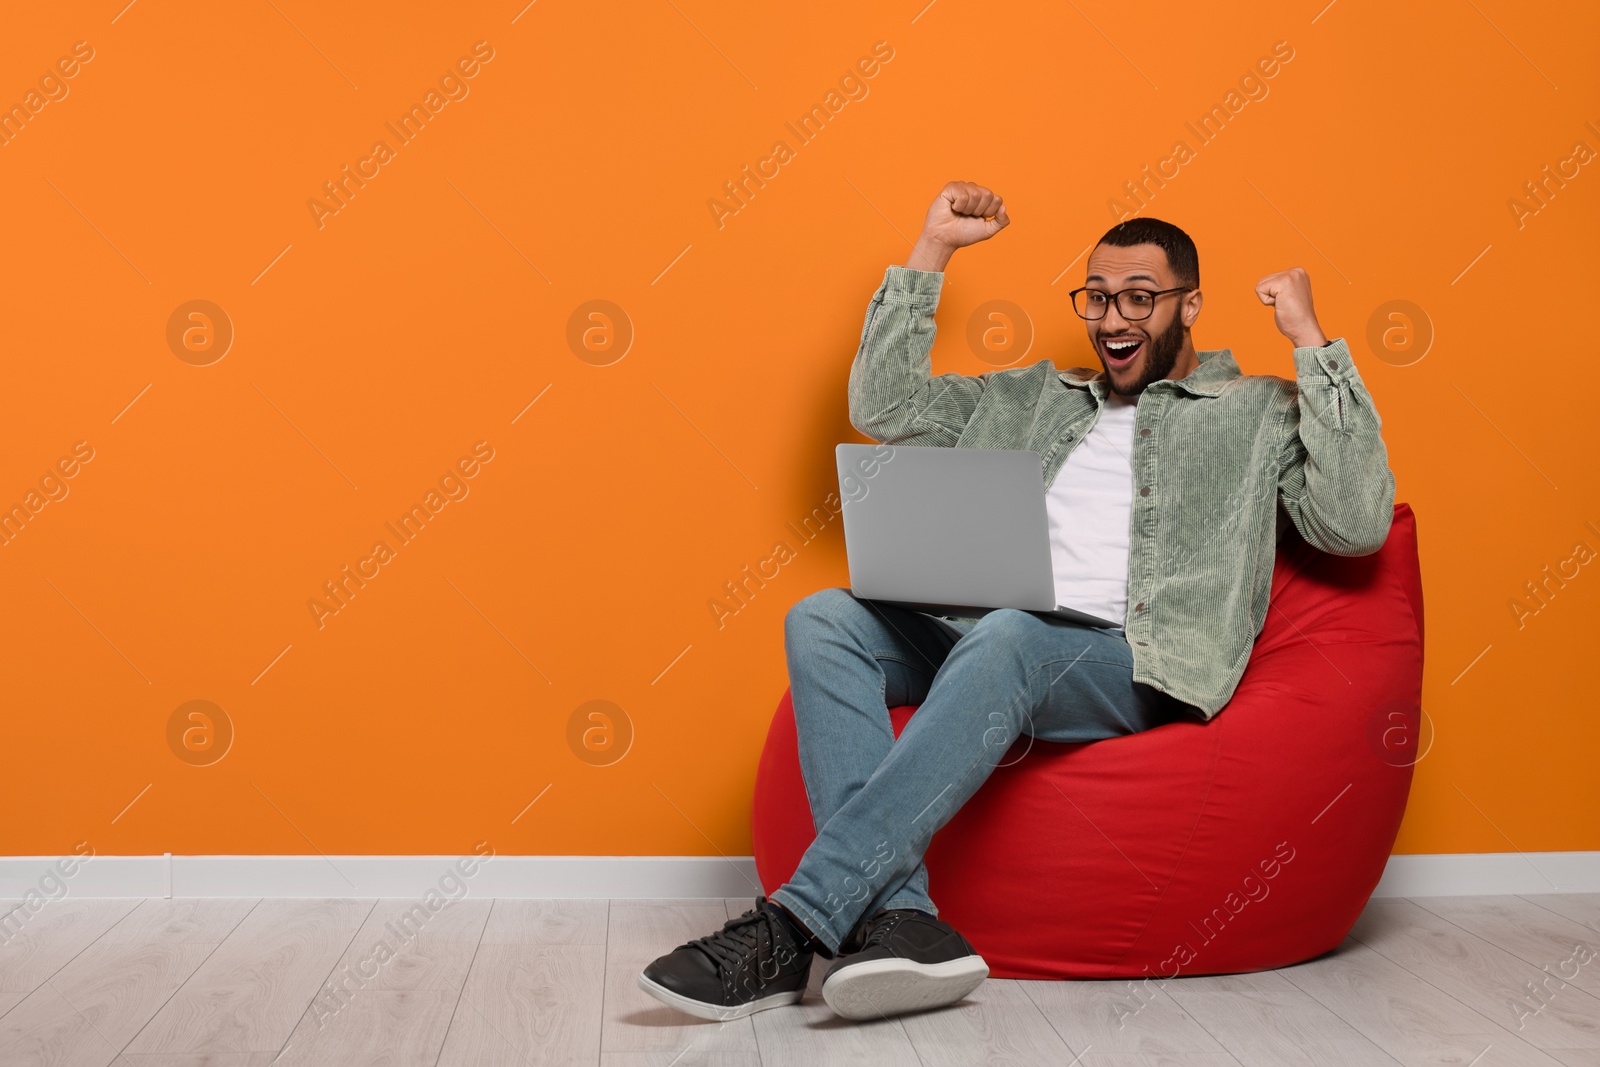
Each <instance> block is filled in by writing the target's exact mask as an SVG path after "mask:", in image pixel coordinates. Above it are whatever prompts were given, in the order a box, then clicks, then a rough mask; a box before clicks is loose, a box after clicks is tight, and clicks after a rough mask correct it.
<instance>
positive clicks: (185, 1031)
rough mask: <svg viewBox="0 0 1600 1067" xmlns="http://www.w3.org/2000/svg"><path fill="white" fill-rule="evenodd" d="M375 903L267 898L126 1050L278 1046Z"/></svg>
mask: <svg viewBox="0 0 1600 1067" xmlns="http://www.w3.org/2000/svg"><path fill="white" fill-rule="evenodd" d="M375 903H376V901H370V900H369V901H349V900H264V901H262V902H261V903H260V904H258V905H256V907H255V909H254V910H252V911H251V912H250V914H249V915H248V916H246V917H245V919H244V921H243V922H241V923H240V924H239V925H238V926H237V927H236V928H235V929H234V930H233V932H232V933H231V934H229V935H228V938H227V940H225V941H224V942H223V943H222V944H221V945H220V946H218V948H217V950H216V951H215V952H213V953H212V954H211V956H210V957H209V958H207V959H206V961H205V962H204V963H203V964H201V966H200V968H199V969H198V970H197V971H196V972H195V973H194V974H193V975H191V976H190V978H189V980H188V981H187V982H185V983H184V984H183V986H182V987H181V988H180V989H179V990H178V991H177V993H175V994H173V997H172V999H171V1000H169V1001H167V1003H166V1005H165V1006H163V1007H162V1009H161V1010H160V1011H159V1012H157V1013H156V1016H155V1017H154V1018H153V1019H151V1020H150V1022H149V1023H148V1024H147V1025H146V1026H145V1028H144V1029H143V1030H141V1031H140V1032H139V1034H138V1035H137V1036H136V1037H135V1038H134V1039H133V1040H132V1042H130V1043H129V1045H128V1046H127V1048H126V1049H124V1051H125V1052H127V1053H158V1052H159V1053H219V1052H268V1051H271V1052H276V1051H277V1050H278V1049H280V1048H282V1047H283V1044H284V1042H286V1041H287V1040H288V1039H289V1035H290V1034H291V1033H292V1032H293V1030H294V1029H295V1026H296V1025H297V1024H298V1023H299V1021H300V1020H301V1018H302V1016H304V1015H305V1014H306V1009H307V1007H308V1006H309V1005H310V1003H311V1001H312V998H313V997H314V996H315V995H316V993H317V991H318V989H319V988H320V987H321V985H322V983H323V982H324V980H325V979H326V978H327V977H328V974H329V972H330V971H331V970H332V969H333V965H334V964H335V962H337V961H338V960H339V959H340V958H341V957H342V956H343V955H344V953H345V951H346V949H348V948H349V946H350V942H351V939H352V938H353V937H354V936H355V934H356V931H357V930H359V929H360V927H361V924H362V923H363V921H365V919H366V917H367V916H368V915H369V914H371V912H372V910H373V906H374V904H375Z"/></svg>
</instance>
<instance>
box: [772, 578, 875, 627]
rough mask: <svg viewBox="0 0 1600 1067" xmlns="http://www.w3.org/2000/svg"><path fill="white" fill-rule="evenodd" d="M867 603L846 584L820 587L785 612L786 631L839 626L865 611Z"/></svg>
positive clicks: (784, 625) (784, 623)
mask: <svg viewBox="0 0 1600 1067" xmlns="http://www.w3.org/2000/svg"><path fill="white" fill-rule="evenodd" d="M865 610H867V609H866V605H864V604H862V603H861V601H859V600H857V599H856V598H855V597H854V596H852V595H851V593H850V590H848V589H844V588H842V587H835V588H832V589H818V590H817V591H816V592H815V593H811V594H809V595H807V596H803V597H801V598H800V599H799V600H796V601H795V602H794V603H793V604H791V605H790V606H789V610H788V611H787V612H785V613H784V616H783V630H784V634H785V635H786V636H789V637H793V636H795V635H796V634H800V633H805V632H814V631H815V630H817V629H819V628H828V629H838V628H839V627H840V626H842V625H844V624H845V623H846V622H847V621H848V620H849V619H850V617H851V616H853V615H856V614H859V613H860V612H862V611H865Z"/></svg>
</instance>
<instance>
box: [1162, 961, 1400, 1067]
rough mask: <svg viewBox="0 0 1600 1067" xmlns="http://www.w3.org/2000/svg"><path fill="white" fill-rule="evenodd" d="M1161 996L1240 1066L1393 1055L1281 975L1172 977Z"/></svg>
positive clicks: (1335, 1066)
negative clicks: (1213, 1040)
mask: <svg viewBox="0 0 1600 1067" xmlns="http://www.w3.org/2000/svg"><path fill="white" fill-rule="evenodd" d="M1160 992H1161V994H1162V995H1164V996H1167V997H1170V998H1171V999H1172V1000H1173V1001H1174V1002H1175V1003H1176V1004H1177V1005H1178V1006H1179V1007H1180V1008H1182V1009H1183V1010H1184V1011H1185V1012H1187V1013H1188V1014H1189V1015H1190V1016H1191V1017H1193V1018H1194V1019H1196V1020H1198V1021H1199V1023H1200V1025H1201V1026H1204V1027H1205V1029H1206V1032H1207V1033H1209V1034H1210V1035H1211V1036H1212V1037H1214V1038H1216V1039H1217V1041H1218V1042H1219V1043H1220V1044H1221V1045H1222V1047H1223V1048H1225V1049H1227V1050H1228V1052H1229V1053H1231V1054H1232V1055H1233V1057H1234V1058H1235V1059H1236V1060H1238V1061H1239V1062H1240V1063H1241V1064H1243V1065H1244V1067H1347V1065H1349V1064H1353V1063H1359V1064H1399V1062H1400V1061H1399V1060H1397V1059H1395V1058H1394V1057H1393V1056H1390V1055H1389V1054H1388V1053H1386V1052H1384V1051H1383V1050H1382V1049H1381V1048H1379V1047H1378V1046H1377V1045H1375V1044H1373V1043H1372V1042H1371V1041H1370V1040H1368V1039H1367V1038H1366V1037H1364V1036H1363V1035H1362V1034H1361V1033H1359V1032H1358V1031H1357V1030H1355V1029H1354V1028H1353V1027H1352V1026H1350V1024H1348V1023H1346V1022H1345V1021H1344V1020H1343V1019H1341V1018H1339V1017H1338V1016H1337V1015H1335V1014H1334V1013H1333V1012H1331V1011H1329V1010H1328V1009H1327V1008H1325V1007H1323V1006H1322V1005H1321V1004H1319V1003H1318V1002H1317V1001H1316V1000H1315V999H1313V998H1312V997H1310V996H1308V995H1307V994H1305V993H1302V992H1301V991H1300V990H1298V989H1296V988H1295V987H1294V986H1292V985H1290V984H1289V983H1288V982H1286V981H1285V980H1284V979H1283V978H1282V977H1280V976H1277V975H1273V974H1271V973H1270V972H1264V973H1262V974H1239V975H1213V976H1205V977H1194V978H1175V979H1172V980H1171V981H1167V982H1163V983H1161V985H1160Z"/></svg>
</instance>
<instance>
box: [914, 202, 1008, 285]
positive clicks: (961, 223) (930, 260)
mask: <svg viewBox="0 0 1600 1067" xmlns="http://www.w3.org/2000/svg"><path fill="white" fill-rule="evenodd" d="M1010 224H1011V218H1010V216H1009V215H1007V214H1006V205H1005V201H1004V200H1002V199H1001V198H1000V196H999V195H998V194H997V193H995V192H994V191H993V190H990V189H985V188H984V187H983V186H981V185H976V184H974V183H973V182H951V183H950V184H949V185H946V186H945V187H944V188H943V189H941V190H939V195H938V196H937V197H935V198H934V201H933V204H932V206H930V207H929V208H928V217H927V218H926V219H925V220H923V223H922V235H921V236H920V237H918V238H917V244H916V247H915V248H913V249H912V251H911V256H910V258H908V259H907V260H906V264H905V265H906V266H908V267H912V268H914V269H916V270H931V271H942V270H944V268H945V264H947V263H949V262H950V255H951V253H953V252H954V251H955V250H956V249H958V248H965V247H966V246H967V245H971V244H977V243H978V242H979V241H987V240H988V239H989V238H991V237H993V236H994V235H995V234H997V233H999V232H1000V231H1001V230H1003V229H1005V228H1006V227H1007V226H1009V225H1010Z"/></svg>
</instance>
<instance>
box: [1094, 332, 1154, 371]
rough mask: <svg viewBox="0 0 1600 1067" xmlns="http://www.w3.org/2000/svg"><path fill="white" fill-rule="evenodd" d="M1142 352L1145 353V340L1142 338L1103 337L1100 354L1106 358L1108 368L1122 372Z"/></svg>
mask: <svg viewBox="0 0 1600 1067" xmlns="http://www.w3.org/2000/svg"><path fill="white" fill-rule="evenodd" d="M1142 351H1144V339H1143V338H1141V337H1111V338H1104V337H1103V338H1101V339H1100V352H1101V354H1102V355H1103V356H1104V357H1105V361H1106V366H1108V367H1110V368H1112V369H1113V370H1121V369H1122V368H1123V367H1126V366H1127V365H1128V364H1130V363H1132V362H1133V360H1134V358H1135V357H1136V356H1138V354H1139V353H1140V352H1142Z"/></svg>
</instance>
